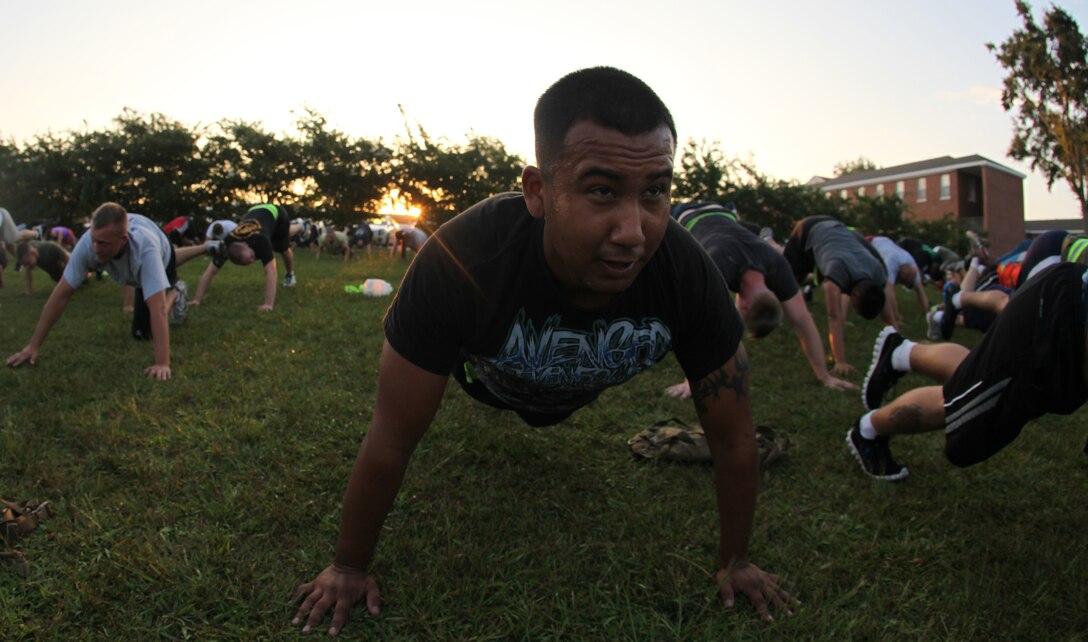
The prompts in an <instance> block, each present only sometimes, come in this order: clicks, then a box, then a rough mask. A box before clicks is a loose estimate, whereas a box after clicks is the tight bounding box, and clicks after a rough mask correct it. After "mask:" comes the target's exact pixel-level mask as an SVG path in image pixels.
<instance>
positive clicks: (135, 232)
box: [64, 212, 171, 301]
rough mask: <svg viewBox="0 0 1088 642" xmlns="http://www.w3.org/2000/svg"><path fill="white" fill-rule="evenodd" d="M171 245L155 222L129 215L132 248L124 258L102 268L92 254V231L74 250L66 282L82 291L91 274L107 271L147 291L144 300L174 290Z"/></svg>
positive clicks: (118, 258)
mask: <svg viewBox="0 0 1088 642" xmlns="http://www.w3.org/2000/svg"><path fill="white" fill-rule="evenodd" d="M170 253H171V248H170V241H169V240H167V238H166V235H165V234H163V232H162V230H161V229H159V226H158V225H155V223H153V222H152V221H151V219H149V218H147V217H146V216H142V215H140V214H133V213H131V212H129V214H128V245H127V246H126V247H125V251H124V252H122V253H121V256H119V257H117V258H114V259H111V260H110V261H108V262H106V263H105V264H100V263H99V262H98V260H97V259H95V257H94V252H92V251H91V231H90V230H87V231H86V232H84V233H83V236H81V237H80V239H79V242H78V243H76V247H75V249H74V250H72V258H71V259H69V260H68V267H67V268H65V269H64V280H65V281H67V282H68V285H70V286H72V287H73V288H78V287H79V286H81V285H83V282H84V281H86V280H87V273H88V272H93V271H95V270H105V271H107V272H109V273H110V276H111V277H113V280H114V281H117V282H118V283H120V284H121V285H131V286H133V287H137V288H140V289H142V290H143V291H144V300H145V301H146V300H147V299H149V298H151V297H152V296H153V295H155V294H158V293H159V292H162V291H163V290H165V289H166V288H168V287H170V282H169V281H168V280H167V278H166V266H167V265H168V264H169V263H170Z"/></svg>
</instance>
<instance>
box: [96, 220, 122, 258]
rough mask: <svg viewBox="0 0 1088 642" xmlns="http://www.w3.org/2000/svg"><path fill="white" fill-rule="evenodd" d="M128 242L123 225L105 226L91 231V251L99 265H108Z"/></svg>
mask: <svg viewBox="0 0 1088 642" xmlns="http://www.w3.org/2000/svg"><path fill="white" fill-rule="evenodd" d="M127 242H128V231H127V230H125V228H124V226H123V225H107V226H105V227H101V228H98V229H91V251H92V252H94V258H95V259H97V260H98V262H99V263H108V262H109V261H111V260H112V259H113V258H114V257H116V256H117V255H118V254H120V253H121V250H123V249H124V248H125V243H127Z"/></svg>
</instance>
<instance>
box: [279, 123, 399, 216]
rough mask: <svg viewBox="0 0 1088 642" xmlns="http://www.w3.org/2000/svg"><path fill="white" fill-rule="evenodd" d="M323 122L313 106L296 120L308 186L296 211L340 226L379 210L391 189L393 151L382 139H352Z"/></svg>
mask: <svg viewBox="0 0 1088 642" xmlns="http://www.w3.org/2000/svg"><path fill="white" fill-rule="evenodd" d="M327 124H328V123H327V121H326V119H325V117H324V116H322V115H321V114H318V113H317V112H315V111H313V110H311V109H306V111H305V113H304V114H303V115H302V116H301V117H300V118H299V119H298V121H297V122H296V127H297V128H298V130H299V132H300V133H301V134H302V137H303V138H302V141H301V144H300V152H301V161H302V167H303V173H304V174H305V181H304V182H305V184H306V185H307V191H306V193H305V194H304V195H303V197H302V199H301V200H302V203H301V205H302V207H301V208H300V209H303V210H308V211H309V212H311V213H312V215H313V216H315V217H316V218H320V219H321V220H328V221H332V222H333V223H334V224H336V225H338V226H344V225H349V224H355V223H358V222H359V221H361V220H363V219H364V218H366V217H367V215H368V213H372V212H375V211H377V209H378V207H379V202H380V201H381V199H382V196H383V195H384V194H385V192H386V190H387V189H388V188H389V185H390V183H391V182H392V178H393V177H392V174H391V168H390V161H391V159H392V151H391V150H389V149H388V148H386V147H385V146H384V145H382V143H381V142H380V141H379V142H374V141H369V140H366V139H352V138H350V137H348V136H347V135H346V134H344V133H343V132H341V131H338V130H335V129H334V130H330V129H328V128H327Z"/></svg>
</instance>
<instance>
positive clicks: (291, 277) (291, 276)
mask: <svg viewBox="0 0 1088 642" xmlns="http://www.w3.org/2000/svg"><path fill="white" fill-rule="evenodd" d="M295 283H298V279H296V278H295V273H294V272H289V273H287V274H285V275H283V287H285V288H293V287H295Z"/></svg>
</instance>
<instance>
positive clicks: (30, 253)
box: [23, 247, 38, 269]
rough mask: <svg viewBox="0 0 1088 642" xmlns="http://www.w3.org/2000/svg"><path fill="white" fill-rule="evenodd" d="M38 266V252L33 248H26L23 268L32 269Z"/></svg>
mask: <svg viewBox="0 0 1088 642" xmlns="http://www.w3.org/2000/svg"><path fill="white" fill-rule="evenodd" d="M37 265H38V250H37V249H36V248H34V247H28V248H26V254H24V255H23V267H24V268H27V269H34V268H35V267H36V266H37Z"/></svg>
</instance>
